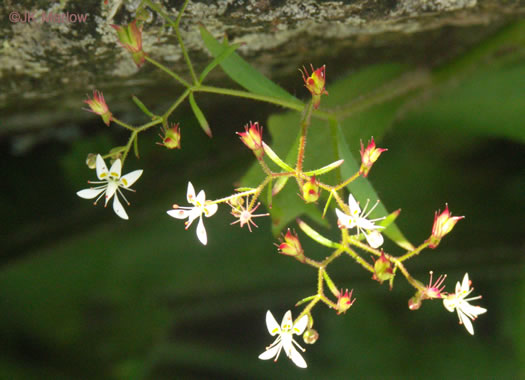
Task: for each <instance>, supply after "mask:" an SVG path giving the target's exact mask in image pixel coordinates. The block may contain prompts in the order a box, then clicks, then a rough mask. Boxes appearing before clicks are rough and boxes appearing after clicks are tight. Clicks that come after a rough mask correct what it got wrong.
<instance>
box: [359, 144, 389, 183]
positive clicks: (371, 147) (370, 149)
mask: <svg viewBox="0 0 525 380" xmlns="http://www.w3.org/2000/svg"><path fill="white" fill-rule="evenodd" d="M387 150H388V149H383V148H376V143H375V142H374V138H373V137H372V140H371V141H370V142H369V143H368V146H367V147H366V149H365V147H364V145H363V142H362V141H361V168H360V169H359V173H360V174H362V175H363V176H364V177H366V176H368V172H369V171H370V169H371V168H372V165H374V162H376V161H377V159H378V158H379V156H380V155H381V153H383V152H385V151H387Z"/></svg>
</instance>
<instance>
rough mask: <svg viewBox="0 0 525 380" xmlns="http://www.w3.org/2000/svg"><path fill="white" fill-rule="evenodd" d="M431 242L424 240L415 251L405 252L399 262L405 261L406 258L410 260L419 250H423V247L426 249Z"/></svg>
mask: <svg viewBox="0 0 525 380" xmlns="http://www.w3.org/2000/svg"><path fill="white" fill-rule="evenodd" d="M429 244H430V243H428V242H424V243H423V244H421V245H420V246H419V247H417V248H416V249H414V250H413V251H410V252H407V253H405V254H404V255H403V256H401V257H400V258H399V259H398V260H399V262H403V261H405V260H408V259H410V258H411V257H412V256H415V255H418V254H419V252H421V251H422V250H423V249H425V248H426V247H428V245H429Z"/></svg>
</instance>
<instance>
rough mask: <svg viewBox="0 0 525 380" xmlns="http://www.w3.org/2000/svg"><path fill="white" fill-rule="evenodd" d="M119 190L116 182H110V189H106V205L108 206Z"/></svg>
mask: <svg viewBox="0 0 525 380" xmlns="http://www.w3.org/2000/svg"><path fill="white" fill-rule="evenodd" d="M117 189H118V185H117V183H116V182H113V181H109V182H108V187H107V189H106V205H107V204H108V202H109V200H110V199H111V197H112V196H113V195H114V194H115V192H116V191H117Z"/></svg>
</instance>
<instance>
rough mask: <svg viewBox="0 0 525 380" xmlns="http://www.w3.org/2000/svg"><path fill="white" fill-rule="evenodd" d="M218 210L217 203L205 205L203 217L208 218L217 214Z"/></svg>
mask: <svg viewBox="0 0 525 380" xmlns="http://www.w3.org/2000/svg"><path fill="white" fill-rule="evenodd" d="M218 208H219V206H218V205H217V203H213V204H211V205H207V206H206V207H204V215H206V217H208V218H209V217H210V216H213V215H214V214H215V213H216V212H217V209H218Z"/></svg>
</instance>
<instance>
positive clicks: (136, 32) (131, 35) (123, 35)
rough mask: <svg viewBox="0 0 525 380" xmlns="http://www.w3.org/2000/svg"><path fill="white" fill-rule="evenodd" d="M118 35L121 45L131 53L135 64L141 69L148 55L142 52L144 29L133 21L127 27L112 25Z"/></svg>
mask: <svg viewBox="0 0 525 380" xmlns="http://www.w3.org/2000/svg"><path fill="white" fill-rule="evenodd" d="M111 26H112V27H113V28H114V29H115V30H116V31H117V35H118V40H119V42H120V44H121V45H122V46H123V47H124V48H125V49H126V50H127V51H129V52H130V53H131V56H132V57H133V62H135V64H136V65H137V66H138V67H140V66H142V65H143V64H144V59H145V57H146V53H144V51H143V50H142V28H139V27H138V26H137V20H133V21H132V22H131V23H129V24H128V25H126V26H119V25H111Z"/></svg>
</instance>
